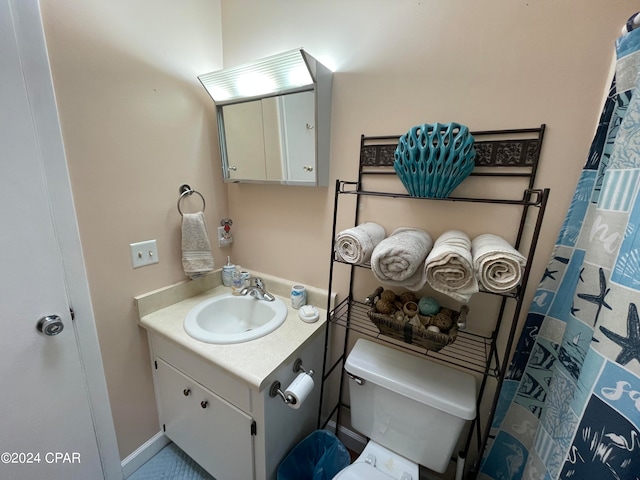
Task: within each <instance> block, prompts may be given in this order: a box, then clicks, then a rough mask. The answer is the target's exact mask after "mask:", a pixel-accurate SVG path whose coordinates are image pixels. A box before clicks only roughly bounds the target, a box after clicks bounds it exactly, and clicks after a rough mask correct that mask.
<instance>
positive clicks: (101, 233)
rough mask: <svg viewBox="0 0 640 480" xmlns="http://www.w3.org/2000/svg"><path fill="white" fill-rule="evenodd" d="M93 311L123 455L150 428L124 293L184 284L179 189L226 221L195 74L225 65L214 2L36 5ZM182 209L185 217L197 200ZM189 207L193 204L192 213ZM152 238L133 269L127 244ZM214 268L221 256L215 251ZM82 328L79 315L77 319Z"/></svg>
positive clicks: (152, 418) (149, 403)
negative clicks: (150, 260) (151, 257)
mask: <svg viewBox="0 0 640 480" xmlns="http://www.w3.org/2000/svg"><path fill="white" fill-rule="evenodd" d="M41 4H42V11H43V12H42V13H43V19H44V26H45V33H46V37H47V44H48V48H49V55H50V59H51V67H52V71H53V77H54V84H55V90H56V96H57V101H58V106H59V110H60V117H61V122H62V129H63V137H64V141H65V148H66V152H67V158H68V163H69V169H70V175H71V181H72V185H73V193H74V198H75V203H76V209H77V214H78V222H79V226H80V234H81V238H82V243H83V251H84V255H85V260H86V264H87V270H88V275H89V282H90V288H91V296H92V301H93V307H94V310H95V316H96V323H97V328H98V335H99V340H100V347H101V352H102V358H103V362H104V367H105V372H106V377H107V386H108V390H109V397H110V400H111V407H112V411H113V416H114V421H115V427H116V434H117V438H118V444H119V450H120V454H121V456H122V457H123V458H124V457H125V456H127V455H128V454H129V453H131V452H132V451H133V450H135V449H136V448H138V447H139V446H140V445H141V444H142V443H144V442H146V441H147V440H148V439H149V438H151V436H153V435H154V434H155V433H157V432H158V431H159V425H158V418H157V412H156V406H155V400H154V396H153V385H152V380H151V371H150V361H149V351H148V347H147V338H146V335H145V333H144V331H143V330H142V329H140V328H139V327H138V325H137V323H136V320H137V315H136V311H135V309H134V305H133V296H134V295H138V294H140V293H144V292H148V291H150V290H154V289H156V288H159V287H162V286H164V285H169V284H172V283H175V282H178V281H180V280H183V279H184V278H185V277H184V274H183V273H182V266H181V260H180V216H179V214H178V211H177V209H176V202H177V200H178V188H179V186H180V185H181V184H183V183H188V184H190V185H191V186H192V187H193V188H195V189H196V190H198V191H200V192H202V194H203V195H204V196H205V198H206V200H207V208H206V211H205V213H206V216H207V221H208V222H209V225H210V226H212V225H216V224H217V223H218V222H219V221H220V218H222V217H224V216H226V213H227V207H226V204H227V201H226V191H225V187H224V186H223V184H222V182H221V179H220V174H219V170H220V169H219V168H218V165H217V161H218V158H219V154H218V153H217V152H218V145H217V138H216V135H214V133H215V132H216V128H217V127H216V124H215V115H214V109H213V106H212V104H211V102H210V99H209V96H208V95H207V93H206V92H205V91H204V89H203V88H202V87H201V86H200V84H199V82H198V81H197V78H196V75H198V74H200V73H204V72H209V71H212V70H216V69H218V68H220V67H221V66H222V57H221V38H220V31H221V29H220V6H219V2H217V1H212V0H185V1H181V2H179V3H176V2H173V1H169V0H162V1H157V0H136V1H133V2H132V1H127V0H115V1H114V0H110V1H103V0H64V1H59V0H42V1H41ZM189 203H190V202H184V204H183V206H184V207H185V208H184V210H186V211H195V209H197V208H199V204H198V202H196V201H194V202H193V205H190V204H189ZM192 206H193V209H191V208H192ZM150 239H157V241H158V257H159V259H160V263H158V264H156V265H152V266H148V267H144V268H139V269H136V270H133V269H132V267H131V260H130V256H129V244H130V243H132V242H138V241H142V240H150ZM214 256H215V260H216V263H217V264H218V265H221V263H222V254H221V253H220V251H219V250H218V249H217V248H216V249H215V252H214ZM77 321H82V319H77Z"/></svg>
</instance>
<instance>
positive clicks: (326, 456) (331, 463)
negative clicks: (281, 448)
mask: <svg viewBox="0 0 640 480" xmlns="http://www.w3.org/2000/svg"><path fill="white" fill-rule="evenodd" d="M349 463H351V456H350V455H349V452H348V451H347V449H346V448H345V446H344V445H343V444H342V442H341V441H340V440H339V439H338V437H336V436H335V435H334V434H333V433H331V432H328V431H327V430H316V431H315V432H312V433H311V434H310V435H309V436H307V437H306V438H304V439H303V440H302V441H301V442H300V443H298V445H296V446H295V447H293V449H292V450H291V451H290V452H289V454H288V455H287V456H286V457H285V459H284V460H283V461H282V463H280V466H279V467H278V475H277V480H331V479H332V478H333V477H334V476H335V475H337V474H338V472H339V471H340V470H342V469H343V468H346V467H347V466H349Z"/></svg>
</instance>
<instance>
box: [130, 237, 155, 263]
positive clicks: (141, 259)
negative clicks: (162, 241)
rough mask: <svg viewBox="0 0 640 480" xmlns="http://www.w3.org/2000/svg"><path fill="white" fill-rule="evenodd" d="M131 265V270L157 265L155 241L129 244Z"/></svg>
mask: <svg viewBox="0 0 640 480" xmlns="http://www.w3.org/2000/svg"><path fill="white" fill-rule="evenodd" d="M129 247H130V248H131V264H132V265H133V268H138V267H144V266H146V265H151V264H154V263H158V261H159V259H158V245H157V243H156V241H155V240H146V241H144V242H137V243H131V244H130V245H129Z"/></svg>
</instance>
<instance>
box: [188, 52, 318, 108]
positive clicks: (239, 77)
mask: <svg viewBox="0 0 640 480" xmlns="http://www.w3.org/2000/svg"><path fill="white" fill-rule="evenodd" d="M311 62H315V60H314V59H313V57H311V56H310V55H309V54H307V53H306V52H305V51H304V50H303V49H302V48H297V49H295V50H290V51H288V52H284V53H280V54H277V55H272V56H270V57H266V58H262V59H260V60H257V61H254V62H250V63H246V64H243V65H238V66H237V67H233V68H226V69H222V70H217V71H215V72H211V73H205V74H203V75H199V76H198V79H199V80H200V82H201V83H202V85H203V86H204V88H206V89H207V91H208V92H209V95H211V98H213V100H214V101H215V102H216V103H217V104H220V103H223V102H224V103H232V102H233V101H237V100H246V99H248V98H252V97H258V96H264V95H280V94H284V93H288V92H290V91H296V90H300V89H302V88H305V87H313V85H314V83H315V81H314V66H315V65H311V64H310V63H311Z"/></svg>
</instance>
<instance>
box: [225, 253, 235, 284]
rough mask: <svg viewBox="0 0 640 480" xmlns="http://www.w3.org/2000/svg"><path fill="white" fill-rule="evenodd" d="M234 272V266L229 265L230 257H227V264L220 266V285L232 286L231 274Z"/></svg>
mask: <svg viewBox="0 0 640 480" xmlns="http://www.w3.org/2000/svg"><path fill="white" fill-rule="evenodd" d="M235 271H236V266H235V265H233V264H232V263H231V257H227V264H226V265H223V266H222V284H223V285H224V286H225V287H230V286H232V282H233V273H234V272H235Z"/></svg>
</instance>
